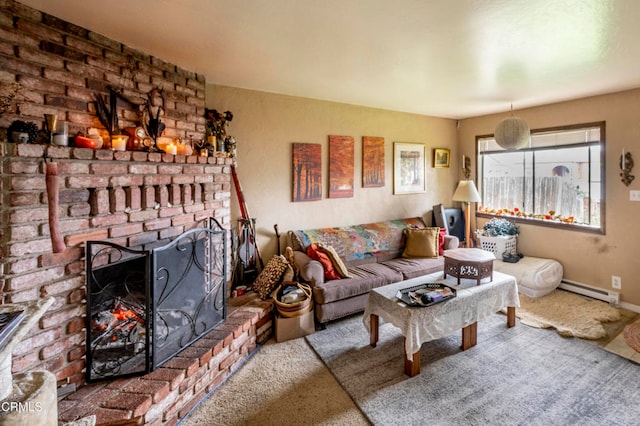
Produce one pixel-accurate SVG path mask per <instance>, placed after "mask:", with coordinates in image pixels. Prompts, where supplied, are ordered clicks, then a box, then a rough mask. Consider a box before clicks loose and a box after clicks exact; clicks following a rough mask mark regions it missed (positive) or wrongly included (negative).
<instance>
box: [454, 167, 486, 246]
mask: <svg viewBox="0 0 640 426" xmlns="http://www.w3.org/2000/svg"><path fill="white" fill-rule="evenodd" d="M452 200H453V201H462V202H463V203H464V204H465V209H464V211H465V216H464V218H465V230H464V239H465V240H466V242H467V248H469V247H471V203H477V202H480V200H481V198H480V194H478V190H477V189H476V185H475V184H474V183H473V181H472V180H461V181H460V182H458V187H457V188H456V192H454V193H453V197H452Z"/></svg>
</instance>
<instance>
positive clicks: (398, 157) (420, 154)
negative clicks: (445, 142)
mask: <svg viewBox="0 0 640 426" xmlns="http://www.w3.org/2000/svg"><path fill="white" fill-rule="evenodd" d="M424 153H425V148H424V144H421V143H405V142H394V143H393V193H394V194H411V193H416V192H425V191H426V190H427V185H426V177H425V164H426V161H425V155H424Z"/></svg>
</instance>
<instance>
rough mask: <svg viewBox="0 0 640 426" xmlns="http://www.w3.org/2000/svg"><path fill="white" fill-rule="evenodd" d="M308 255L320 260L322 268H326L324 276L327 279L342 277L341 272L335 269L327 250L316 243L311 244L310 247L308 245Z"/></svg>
mask: <svg viewBox="0 0 640 426" xmlns="http://www.w3.org/2000/svg"><path fill="white" fill-rule="evenodd" d="M307 255H308V256H309V257H310V258H312V259H314V260H317V261H318V262H320V264H321V265H322V268H323V269H324V277H325V278H326V279H328V280H339V279H340V274H338V273H337V272H336V270H335V269H334V267H333V262H331V259H330V258H329V256H328V255H327V254H326V253H325V252H323V251H322V250H320V248H319V247H318V246H317V245H316V244H310V245H309V247H307Z"/></svg>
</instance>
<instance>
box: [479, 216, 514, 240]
mask: <svg viewBox="0 0 640 426" xmlns="http://www.w3.org/2000/svg"><path fill="white" fill-rule="evenodd" d="M519 233H520V230H519V229H518V227H517V226H516V224H515V223H513V222H510V221H508V220H507V219H502V218H498V217H494V218H493V219H491V220H490V221H489V222H487V223H485V224H484V226H483V227H482V235H483V236H487V237H501V236H509V235H518V234H519Z"/></svg>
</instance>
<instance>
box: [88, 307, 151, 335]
mask: <svg viewBox="0 0 640 426" xmlns="http://www.w3.org/2000/svg"><path fill="white" fill-rule="evenodd" d="M134 309H135V308H134ZM138 323H139V324H144V319H143V318H142V317H141V316H140V314H139V313H138V312H136V311H135V310H133V309H130V307H129V306H126V305H125V304H123V303H121V302H120V301H116V303H114V306H113V308H112V309H110V310H108V311H102V312H100V313H99V314H98V315H97V316H96V318H95V320H94V321H93V326H94V328H95V329H97V330H99V331H101V332H102V331H106V330H109V329H111V330H115V331H116V332H120V331H125V330H132V329H133V328H135V327H136V325H137V324H138ZM114 337H115V336H114ZM112 339H113V337H112ZM113 340H115V339H113Z"/></svg>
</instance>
